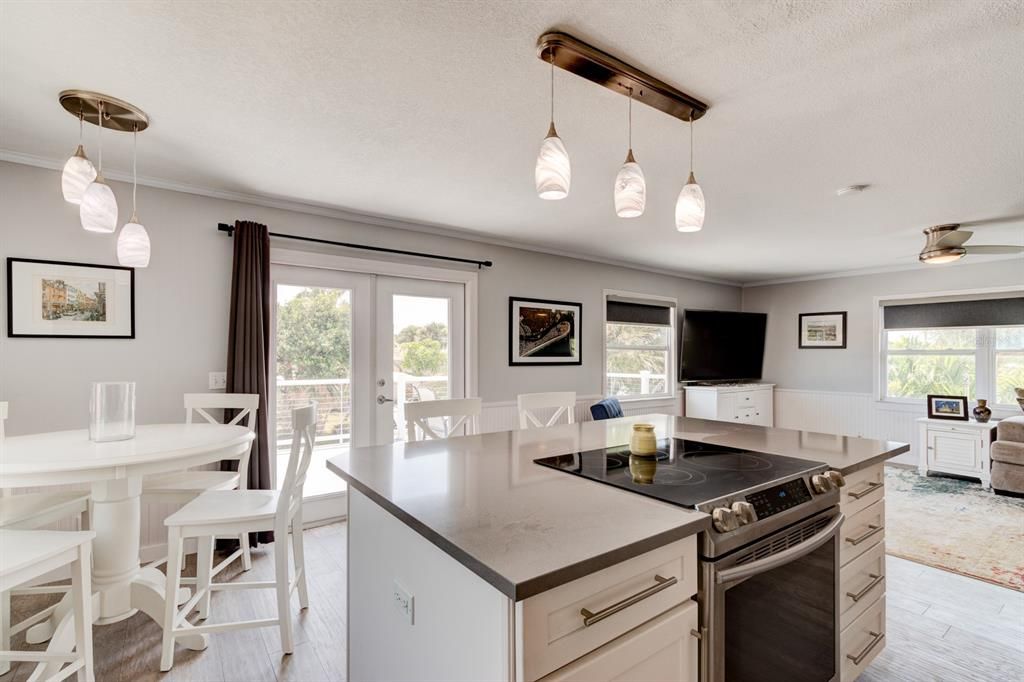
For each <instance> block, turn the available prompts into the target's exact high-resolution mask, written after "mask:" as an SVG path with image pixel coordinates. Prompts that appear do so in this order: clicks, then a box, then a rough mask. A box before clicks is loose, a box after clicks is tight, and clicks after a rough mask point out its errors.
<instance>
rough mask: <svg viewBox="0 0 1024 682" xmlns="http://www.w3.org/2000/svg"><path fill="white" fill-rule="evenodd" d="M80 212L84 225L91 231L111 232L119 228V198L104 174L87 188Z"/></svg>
mask: <svg viewBox="0 0 1024 682" xmlns="http://www.w3.org/2000/svg"><path fill="white" fill-rule="evenodd" d="M78 214H79V217H80V218H81V220H82V227H83V228H84V229H86V230H89V231H90V232H104V233H107V234H110V233H111V232H113V231H114V230H116V229H117V200H116V199H115V198H114V191H113V190H112V189H110V185H108V184H107V183H106V182H105V181H104V180H103V176H102V175H97V176H96V179H95V180H94V181H93V182H92V183H91V184H90V185H89V186H88V187H86V188H85V194H83V195H82V205H81V206H80V207H79V213H78Z"/></svg>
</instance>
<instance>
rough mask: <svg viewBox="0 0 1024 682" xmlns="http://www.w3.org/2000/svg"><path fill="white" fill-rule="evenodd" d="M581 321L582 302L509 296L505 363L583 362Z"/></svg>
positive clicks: (546, 363) (545, 363)
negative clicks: (506, 360)
mask: <svg viewBox="0 0 1024 682" xmlns="http://www.w3.org/2000/svg"><path fill="white" fill-rule="evenodd" d="M582 323H583V304H582V303H567V302H565V301H547V300H544V299H540V298H517V297H515V296H510V297H509V299H508V330H509V340H508V364H509V365H510V366H519V365H581V364H583V355H582V349H581V347H580V329H581V325H582Z"/></svg>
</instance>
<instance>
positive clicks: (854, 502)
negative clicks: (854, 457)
mask: <svg viewBox="0 0 1024 682" xmlns="http://www.w3.org/2000/svg"><path fill="white" fill-rule="evenodd" d="M884 496H885V467H884V465H883V464H876V465H874V466H872V467H868V468H867V469H861V470H860V471H855V472H854V473H852V474H850V475H849V476H847V477H846V485H845V486H843V487H842V488H840V489H839V507H840V509H842V511H843V513H844V514H846V516H847V517H850V516H853V515H854V514H856V513H857V512H859V511H860V510H862V509H865V508H867V507H868V506H869V505H872V504H874V503H875V502H878V501H879V500H880V499H882V498H883V497H884Z"/></svg>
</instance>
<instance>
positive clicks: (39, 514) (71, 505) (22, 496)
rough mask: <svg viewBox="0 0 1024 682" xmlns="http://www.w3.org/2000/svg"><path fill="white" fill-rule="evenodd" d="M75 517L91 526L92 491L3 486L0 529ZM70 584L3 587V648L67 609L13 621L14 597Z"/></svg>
mask: <svg viewBox="0 0 1024 682" xmlns="http://www.w3.org/2000/svg"><path fill="white" fill-rule="evenodd" d="M7 410H8V408H7V403H6V402H0V442H2V440H3V438H4V433H5V431H4V421H6V419H7ZM64 519H73V520H74V521H75V523H76V524H77V526H78V529H79V530H88V529H89V493H88V492H86V491H82V490H65V491H60V492H32V493H14V492H13V491H11V490H9V489H0V530H33V529H36V528H41V527H43V526H46V525H49V524H52V523H56V522H58V521H62V520H64ZM69 589H70V588H69V586H68V585H45V586H30V587H22V588H19V589H17V590H14V591H13V592H11V591H8V590H0V649H8V648H10V642H11V637H13V636H14V635H16V634H18V633H19V632H22V631H23V630H28V629H29V628H32V626H33V625H36V623H41V622H42V621H44V620H47V619H48V618H50V617H51V616H54V618H53V619H52V620H53V621H59V620H60V619H61V618H62V617H63V616H64V615H65V614H66V613H67V611H68V605H67V604H66V603H65V602H59V603H57V604H54V605H53V606H50V607H48V608H46V609H43V610H42V611H38V612H36V613H34V614H32V615H30V616H29V617H27V618H25V619H24V620H22V621H20V622H18V623H11V597H12V596H19V595H33V594H61V593H66V592H67V591H68V590H69ZM52 634H53V627H52V626H50V625H48V624H45V623H44V624H42V625H40V626H39V627H37V628H33V630H32V631H31V632H30V633H27V639H28V641H29V643H30V644H39V643H40V642H45V641H46V640H47V639H49V638H50V636H51V635H52ZM8 670H10V663H9V662H6V661H0V675H2V674H4V673H6V672H7V671H8Z"/></svg>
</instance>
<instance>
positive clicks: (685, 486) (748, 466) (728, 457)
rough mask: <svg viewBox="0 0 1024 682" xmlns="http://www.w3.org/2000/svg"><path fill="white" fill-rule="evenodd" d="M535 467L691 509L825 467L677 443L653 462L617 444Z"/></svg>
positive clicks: (665, 444) (662, 448)
mask: <svg viewBox="0 0 1024 682" xmlns="http://www.w3.org/2000/svg"><path fill="white" fill-rule="evenodd" d="M534 462H536V463H537V464H540V465H542V466H546V467H551V468H552V469H558V470H560V471H565V472H567V473H570V474H575V475H576V476H582V477H584V478H589V479H592V480H595V481H599V482H601V483H606V484H608V485H613V486H616V487H619V488H624V489H626V490H631V491H633V492H635V493H639V494H641V495H647V496H648V497H654V498H657V499H659V500H662V501H664V502H670V503H672V504H677V505H679V506H682V507H690V508H693V509H696V508H697V505H699V504H701V503H704V502H708V501H710V500H714V499H717V498H719V497H724V496H727V495H732V494H735V493H738V492H740V491H741V490H746V489H748V488H752V487H754V486H758V485H762V484H766V483H771V482H773V481H780V482H781V481H782V480H785V479H789V478H792V477H794V476H797V475H800V474H803V473H805V472H807V471H811V470H813V469H819V468H821V467H822V466H824V465H823V464H821V463H818V462H808V461H806V460H803V459H796V458H794V457H784V456H782V455H770V454H766V453H760V452H749V451H746V450H739V449H736V448H729V447H724V446H720V445H709V444H707V443H701V442H697V441H689V440H682V439H679V438H665V439H661V440H659V441H658V454H657V457H652V456H646V457H643V456H640V457H638V456H636V455H631V454H630V452H629V446H628V445H622V446H618V447H613V448H604V449H599V450H587V451H585V452H576V453H572V454H568V455H556V456H554V457H544V458H541V459H536V460H534Z"/></svg>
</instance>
